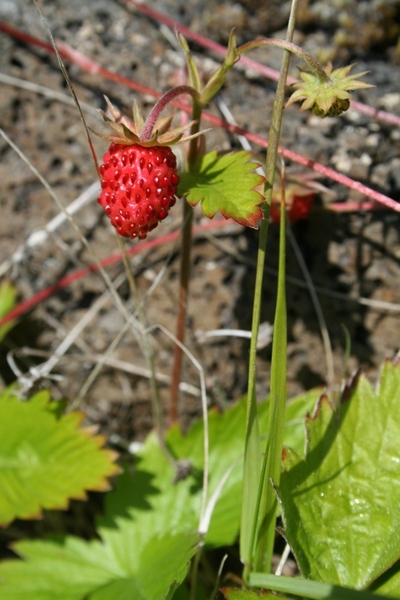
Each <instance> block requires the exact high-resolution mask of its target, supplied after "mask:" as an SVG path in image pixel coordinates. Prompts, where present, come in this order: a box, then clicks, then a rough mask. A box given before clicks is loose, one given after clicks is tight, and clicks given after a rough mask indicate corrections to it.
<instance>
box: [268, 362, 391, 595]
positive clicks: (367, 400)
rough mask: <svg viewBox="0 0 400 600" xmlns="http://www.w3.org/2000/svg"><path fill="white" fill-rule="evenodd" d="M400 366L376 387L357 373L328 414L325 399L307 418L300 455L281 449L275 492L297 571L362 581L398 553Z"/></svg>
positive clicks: (387, 368)
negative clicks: (337, 405)
mask: <svg viewBox="0 0 400 600" xmlns="http://www.w3.org/2000/svg"><path fill="white" fill-rule="evenodd" d="M399 390H400V366H394V365H393V364H391V363H389V362H387V363H386V364H385V365H384V368H383V372H382V376H381V383H380V386H379V388H378V390H377V392H376V393H374V391H373V389H372V387H371V385H370V384H369V383H368V381H367V380H366V378H365V377H364V376H360V377H359V378H357V379H356V380H355V382H353V385H352V386H351V387H350V388H348V389H346V390H345V392H344V394H343V398H342V402H341V404H340V411H339V412H340V415H339V414H337V413H335V412H334V411H333V409H332V407H331V405H330V403H329V402H328V400H327V399H326V398H322V400H321V401H320V403H319V406H318V410H317V411H316V413H315V414H314V416H313V417H311V418H309V419H308V423H307V438H308V442H307V455H306V458H305V460H301V459H300V458H299V457H298V456H297V455H296V454H295V453H293V452H290V451H287V453H286V456H285V460H284V472H283V474H282V478H281V484H280V486H279V496H280V500H281V504H282V512H283V516H284V523H285V535H286V537H287V540H288V542H289V544H290V545H291V547H292V549H293V551H294V553H295V555H296V558H297V560H298V563H299V566H300V569H301V571H302V574H303V576H304V577H306V578H308V579H314V580H317V581H324V582H327V583H332V584H339V585H345V586H349V587H354V588H358V589H360V588H365V587H366V586H368V585H369V584H371V582H372V581H374V580H375V579H376V578H377V577H378V576H379V575H380V574H381V573H383V572H384V571H386V570H387V569H389V567H390V566H391V565H392V564H393V563H394V562H396V561H397V560H398V559H399V556H400V412H399V409H398V407H399V400H400V392H399Z"/></svg>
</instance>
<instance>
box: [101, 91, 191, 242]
mask: <svg viewBox="0 0 400 600" xmlns="http://www.w3.org/2000/svg"><path fill="white" fill-rule="evenodd" d="M184 92H187V86H181V87H177V88H173V89H172V90H171V91H170V92H167V93H166V94H164V96H162V97H161V98H160V99H159V100H158V102H157V103H156V105H155V106H154V108H153V109H152V111H151V112H150V114H149V116H148V117H147V120H146V121H144V119H143V117H142V115H141V114H140V111H139V108H138V106H137V104H136V103H134V104H133V120H131V119H128V117H126V116H124V115H122V113H121V112H120V111H119V110H118V109H117V108H116V107H115V106H113V105H112V104H111V102H110V101H109V100H108V98H107V97H106V102H107V105H108V109H109V111H110V113H111V116H112V119H110V118H109V117H108V116H107V115H106V114H105V113H104V112H103V111H100V113H101V115H102V117H103V119H104V121H105V122H106V124H107V125H108V127H109V128H110V129H111V133H109V134H99V133H97V135H98V136H99V137H101V138H103V139H105V140H108V141H109V142H111V145H110V147H109V149H108V152H106V153H105V155H104V159H103V164H102V165H101V167H100V177H101V187H102V191H101V194H100V196H99V198H98V202H99V204H101V206H102V207H103V208H104V210H105V212H106V214H107V216H108V217H109V219H110V221H111V223H112V225H113V226H114V227H115V229H116V230H117V232H118V233H119V234H120V235H123V236H124V237H130V238H139V239H140V240H143V239H144V238H145V237H146V236H147V234H148V233H149V231H151V230H152V229H154V228H155V227H157V225H158V223H159V222H160V221H162V220H163V219H165V217H166V216H167V214H168V211H169V209H170V208H171V207H172V206H173V205H174V204H175V201H176V197H175V194H176V192H177V189H178V183H179V176H178V173H177V169H176V158H175V155H174V153H173V152H172V150H171V148H170V146H171V145H173V144H177V143H179V142H185V141H187V140H190V139H193V138H194V137H197V136H198V135H201V132H199V133H195V134H193V135H188V136H185V137H183V134H184V131H185V129H186V128H187V127H191V126H192V125H193V122H190V123H187V124H186V125H185V126H184V127H177V128H175V129H170V125H171V122H172V116H170V117H166V118H164V119H161V118H158V116H159V114H160V112H161V111H162V110H163V109H164V108H165V106H166V104H167V103H168V102H169V101H171V99H173V98H174V97H175V96H177V95H178V94H179V93H184Z"/></svg>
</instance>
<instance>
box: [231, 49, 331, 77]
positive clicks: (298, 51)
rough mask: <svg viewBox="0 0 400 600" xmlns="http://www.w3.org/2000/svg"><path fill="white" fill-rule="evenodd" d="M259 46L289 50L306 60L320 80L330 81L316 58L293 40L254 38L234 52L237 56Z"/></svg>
mask: <svg viewBox="0 0 400 600" xmlns="http://www.w3.org/2000/svg"><path fill="white" fill-rule="evenodd" d="M260 46H275V47H276V48H282V49H283V50H288V51H289V52H291V54H295V55H296V56H298V57H299V58H301V59H302V60H304V62H306V63H307V64H308V66H309V67H310V69H311V71H313V72H314V73H315V74H316V75H317V76H318V78H319V79H320V80H321V81H322V82H324V83H331V79H330V77H329V75H327V73H326V72H325V71H324V69H323V67H322V65H321V64H320V63H319V62H318V61H317V60H315V58H314V57H313V56H311V54H309V53H308V52H306V50H304V49H303V48H301V47H300V46H297V44H293V42H289V41H288V40H280V39H276V38H259V39H256V40H252V41H251V42H247V43H246V44H243V45H242V46H240V47H239V48H237V50H236V52H237V54H238V55H239V56H241V55H242V54H244V53H245V52H248V51H249V50H253V49H254V48H259V47H260Z"/></svg>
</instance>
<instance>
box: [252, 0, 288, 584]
mask: <svg viewBox="0 0 400 600" xmlns="http://www.w3.org/2000/svg"><path fill="white" fill-rule="evenodd" d="M297 3H298V0H293V1H292V7H291V14H290V19H289V24H288V32H287V37H286V39H287V41H288V42H289V43H290V42H291V40H292V38H293V33H294V25H295V13H296V9H297ZM241 48H242V52H243V51H244V50H243V46H242V47H241ZM247 49H249V47H248V48H247ZM289 60H290V50H289V49H287V48H285V51H284V55H283V58H282V65H281V72H280V77H279V81H278V86H277V91H276V96H275V102H274V107H273V114H272V119H271V126H270V132H269V138H268V139H269V142H268V150H267V156H266V166H265V171H266V183H265V187H264V193H265V205H264V218H263V220H262V221H261V226H260V237H259V246H258V254H257V272H256V281H255V288H254V300H253V317H252V337H251V344H250V356H249V381H248V395H247V417H246V440H245V459H244V475H243V504H242V526H243V524H244V523H247V524H248V522H249V518H248V516H247V515H246V514H245V513H246V512H247V511H249V510H250V511H251V515H252V524H251V527H250V532H243V531H242V532H241V535H242V536H243V538H242V539H241V555H242V560H244V562H245V568H244V573H243V577H244V579H245V580H247V579H248V577H249V573H250V571H251V570H252V566H253V561H254V558H255V557H254V552H255V546H256V538H258V527H259V523H260V522H262V523H264V522H265V518H270V521H271V523H272V524H273V525H272V527H274V524H275V514H273V515H267V514H264V515H262V514H259V508H260V507H259V505H258V502H259V499H260V498H261V494H257V493H256V490H257V489H259V486H260V485H263V481H262V480H260V476H261V470H262V469H261V464H260V462H261V451H260V449H259V446H260V443H259V426H258V418H257V405H256V386H255V384H256V353H257V339H258V332H259V326H260V317H261V306H262V287H263V278H264V266H265V256H266V245H267V237H268V224H269V213H270V207H271V202H272V192H273V185H274V178H275V169H276V160H277V156H278V145H279V137H280V130H281V124H282V114H283V108H284V102H285V86H286V79H287V73H288V69H289ZM274 335H279V332H275V334H274ZM257 452H258V456H257ZM279 459H280V456H279ZM255 482H256V485H255ZM270 531H271V529H269V537H271V534H270ZM272 533H273V529H272ZM268 546H270V541H268ZM268 554H269V552H268ZM264 566H265V564H264Z"/></svg>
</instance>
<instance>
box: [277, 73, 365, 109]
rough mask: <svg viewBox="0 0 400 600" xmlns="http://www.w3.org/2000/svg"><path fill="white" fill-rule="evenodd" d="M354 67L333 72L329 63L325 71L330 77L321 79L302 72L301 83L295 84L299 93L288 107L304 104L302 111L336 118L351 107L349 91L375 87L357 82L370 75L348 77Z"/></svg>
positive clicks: (296, 92)
mask: <svg viewBox="0 0 400 600" xmlns="http://www.w3.org/2000/svg"><path fill="white" fill-rule="evenodd" d="M352 68H353V65H348V66H346V67H342V68H339V69H335V70H334V71H332V64H331V63H329V64H328V66H327V67H326V68H325V69H324V73H325V75H326V76H327V77H326V78H322V77H321V76H320V75H319V74H318V73H316V72H309V71H301V72H300V77H301V79H302V81H300V82H298V83H295V84H294V87H295V88H296V91H295V92H294V93H293V94H292V95H291V96H290V98H289V100H288V102H287V104H286V106H289V105H290V104H293V103H294V102H298V101H303V103H302V105H301V108H300V110H302V111H303V110H311V111H312V112H313V113H314V114H315V115H317V116H318V117H322V118H325V117H336V116H338V115H340V114H342V113H343V112H345V111H346V110H347V109H348V108H349V106H350V94H349V92H350V91H353V90H359V89H364V88H369V87H373V86H372V85H370V84H368V83H364V82H363V81H357V80H358V78H359V77H362V76H363V75H365V74H366V73H367V71H363V72H362V73H357V74H355V75H349V73H350V70H351V69H352Z"/></svg>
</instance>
